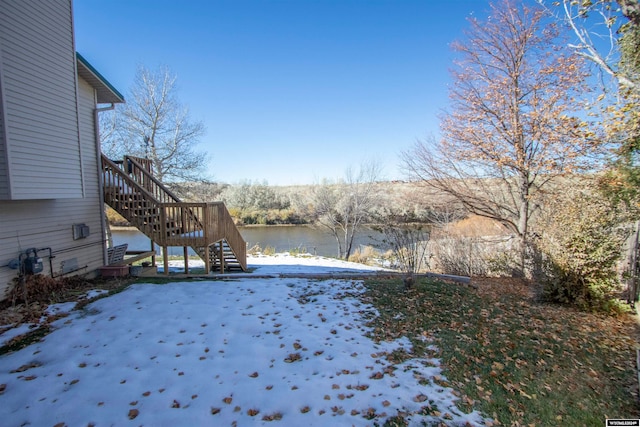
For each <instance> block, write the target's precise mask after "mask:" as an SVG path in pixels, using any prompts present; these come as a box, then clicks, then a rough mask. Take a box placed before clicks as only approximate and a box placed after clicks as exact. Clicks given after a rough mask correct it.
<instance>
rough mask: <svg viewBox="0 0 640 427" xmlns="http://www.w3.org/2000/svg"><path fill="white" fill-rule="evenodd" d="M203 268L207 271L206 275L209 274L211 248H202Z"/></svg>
mask: <svg viewBox="0 0 640 427" xmlns="http://www.w3.org/2000/svg"><path fill="white" fill-rule="evenodd" d="M204 268H205V270H207V272H206V274H209V273H210V272H211V246H209V245H207V246H205V248H204Z"/></svg>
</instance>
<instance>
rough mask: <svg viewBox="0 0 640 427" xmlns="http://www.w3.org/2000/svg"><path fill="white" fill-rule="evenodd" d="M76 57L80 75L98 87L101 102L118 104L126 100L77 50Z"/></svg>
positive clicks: (99, 101) (94, 86)
mask: <svg viewBox="0 0 640 427" xmlns="http://www.w3.org/2000/svg"><path fill="white" fill-rule="evenodd" d="M76 59H77V61H76V62H77V67H78V75H79V76H80V77H82V78H83V79H84V80H86V81H87V83H89V84H90V85H91V86H92V87H93V88H95V89H96V93H97V97H98V99H97V101H98V103H99V104H118V103H122V102H124V96H122V94H121V93H120V92H118V90H117V89H116V88H115V87H113V85H112V84H111V83H109V81H107V79H105V78H104V77H103V76H102V75H101V74H100V73H99V72H98V70H96V69H95V68H93V66H92V65H91V64H89V62H88V61H87V60H86V59H84V57H83V56H82V55H80V54H79V53H77V52H76Z"/></svg>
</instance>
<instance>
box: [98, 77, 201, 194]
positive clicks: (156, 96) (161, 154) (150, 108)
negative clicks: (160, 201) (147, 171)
mask: <svg viewBox="0 0 640 427" xmlns="http://www.w3.org/2000/svg"><path fill="white" fill-rule="evenodd" d="M176 81H177V76H176V75H175V74H173V73H172V72H171V71H170V70H169V69H168V68H159V69H158V70H155V71H152V70H149V69H147V68H145V67H142V66H141V67H139V68H138V71H137V73H136V75H135V79H134V83H133V86H132V88H131V90H130V94H129V96H128V97H127V103H126V104H123V105H122V107H117V109H116V110H115V111H114V113H113V114H112V115H105V116H103V118H102V122H101V129H102V135H101V136H102V149H103V151H104V152H105V154H107V155H109V156H112V157H120V156H122V155H124V154H129V155H134V156H138V157H145V158H148V159H151V160H152V162H153V172H154V174H155V176H156V178H158V179H159V180H161V181H163V180H165V181H169V182H170V181H202V176H203V172H204V169H205V166H206V161H207V155H206V153H204V152H200V151H197V150H196V145H197V144H198V142H199V140H200V138H201V137H202V136H203V135H204V124H203V123H202V122H199V121H193V120H191V118H190V117H189V110H188V108H187V107H186V106H184V105H183V104H181V103H180V101H179V100H178V98H177V86H176Z"/></svg>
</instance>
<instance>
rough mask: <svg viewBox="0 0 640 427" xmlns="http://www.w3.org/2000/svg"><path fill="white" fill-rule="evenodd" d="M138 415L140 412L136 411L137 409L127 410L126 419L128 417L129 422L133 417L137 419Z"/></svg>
mask: <svg viewBox="0 0 640 427" xmlns="http://www.w3.org/2000/svg"><path fill="white" fill-rule="evenodd" d="M139 413H140V411H138V410H137V409H129V414H128V417H129V419H130V420H132V419H134V418H135V417H137V416H138V414H139Z"/></svg>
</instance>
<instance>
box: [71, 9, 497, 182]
mask: <svg viewBox="0 0 640 427" xmlns="http://www.w3.org/2000/svg"><path fill="white" fill-rule="evenodd" d="M488 8H489V3H488V1H485V0H447V1H444V0H440V1H438V0H368V1H365V0H272V1H267V0H209V1H196V0H191V1H184V2H178V1H169V0H153V1H151V0H148V1H147V0H136V1H131V0H110V1H104V0H75V1H74V20H75V26H76V49H77V50H78V52H80V53H81V54H82V55H83V56H84V57H85V58H86V59H87V60H88V61H89V62H90V63H91V64H92V65H93V66H94V67H96V68H97V69H98V70H99V71H100V72H101V73H102V74H103V75H104V76H105V77H106V78H107V79H108V80H109V81H110V82H111V83H112V84H113V85H114V86H115V87H116V88H117V89H118V90H119V91H120V92H122V93H123V94H125V97H126V94H127V92H128V90H129V88H130V87H131V84H132V82H133V78H134V75H135V71H136V68H137V67H138V65H144V66H145V67H147V68H151V69H155V68H157V67H159V66H168V67H169V68H170V69H171V70H172V71H173V72H174V73H175V74H177V76H178V97H179V99H180V101H181V102H182V103H183V104H185V105H187V106H188V107H189V110H190V113H191V117H192V119H194V120H200V121H202V122H204V124H205V126H206V128H207V132H206V134H205V136H204V137H203V138H202V140H201V144H200V145H199V149H201V150H205V151H207V152H208V153H210V155H211V160H210V164H209V170H208V173H209V174H210V177H211V178H213V179H214V180H216V181H222V182H228V183H237V182H241V181H246V180H250V181H260V182H263V181H267V182H269V184H272V185H289V184H312V183H314V182H318V181H320V180H321V179H323V178H329V179H336V178H340V177H342V176H344V173H345V170H346V169H347V168H348V167H350V166H352V167H357V166H358V165H360V164H361V163H362V162H365V161H371V160H373V161H377V162H379V163H380V164H381V165H382V166H383V168H384V175H385V178H386V179H401V178H402V177H403V175H402V171H401V170H400V169H399V168H398V164H399V153H400V152H401V151H403V150H406V149H408V148H409V147H410V146H411V145H412V144H413V143H414V142H415V141H416V140H417V139H425V138H427V137H428V136H430V135H435V134H437V132H438V115H439V114H440V112H441V111H442V109H444V108H446V107H447V104H448V97H447V87H448V84H449V69H450V68H451V66H452V59H453V53H452V52H451V50H450V47H449V45H450V43H451V42H452V41H454V40H456V39H460V38H462V37H463V30H464V28H466V27H467V21H466V19H467V18H468V17H469V16H472V15H473V16H478V17H483V16H486V12H487V10H488Z"/></svg>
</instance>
